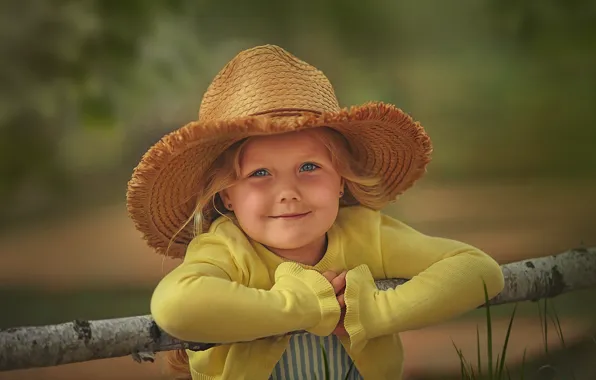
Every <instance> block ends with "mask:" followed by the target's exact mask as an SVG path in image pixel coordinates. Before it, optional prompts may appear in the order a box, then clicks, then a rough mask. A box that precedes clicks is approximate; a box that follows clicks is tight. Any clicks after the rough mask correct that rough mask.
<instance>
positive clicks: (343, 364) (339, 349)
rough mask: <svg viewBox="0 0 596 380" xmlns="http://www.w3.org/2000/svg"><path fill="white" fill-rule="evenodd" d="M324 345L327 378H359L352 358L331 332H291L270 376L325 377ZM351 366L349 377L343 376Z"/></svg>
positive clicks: (287, 379)
mask: <svg viewBox="0 0 596 380" xmlns="http://www.w3.org/2000/svg"><path fill="white" fill-rule="evenodd" d="M321 346H323V347H324V348H325V352H326V354H327V367H328V368H329V380H344V379H346V380H362V379H363V378H362V376H360V373H359V372H358V370H357V369H356V366H354V365H353V362H352V359H351V358H350V356H349V355H348V353H347V352H346V350H345V349H344V347H343V346H342V345H341V342H340V340H339V338H338V337H337V336H335V335H333V334H331V335H329V336H317V335H314V334H311V333H308V332H304V333H300V334H293V335H292V337H291V338H290V342H289V343H288V347H287V348H286V350H285V351H284V353H283V355H282V357H281V358H280V360H279V361H278V362H277V365H276V366H275V368H274V369H273V373H272V374H271V376H270V377H269V380H315V379H316V380H325V361H324V359H323V352H322V350H323V347H321ZM350 366H352V370H351V371H350V375H349V377H346V375H347V374H348V371H349V370H350Z"/></svg>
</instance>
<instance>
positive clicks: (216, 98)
mask: <svg viewBox="0 0 596 380" xmlns="http://www.w3.org/2000/svg"><path fill="white" fill-rule="evenodd" d="M338 110H339V104H338V101H337V98H336V96H335V91H334V90H333V87H332V86H331V83H330V82H329V80H328V79H327V77H326V76H325V75H324V74H323V73H322V72H321V71H320V70H318V69H317V68H315V67H313V66H311V65H309V64H308V63H306V62H304V61H301V60H300V59H298V58H296V57H295V56H293V55H292V54H290V53H288V52H287V51H285V50H284V49H282V48H280V47H278V46H274V45H264V46H258V47H255V48H252V49H249V50H245V51H242V52H241V53H239V54H238V55H236V57H234V58H233V59H232V60H231V61H230V62H229V63H228V64H226V65H225V66H224V68H223V69H222V70H221V71H220V72H219V73H218V74H217V75H216V77H215V78H214V79H213V81H212V82H211V84H210V85H209V87H208V88H207V91H206V92H205V95H204V96H203V100H202V102H201V107H200V111H199V121H201V122H204V121H212V120H223V119H233V118H238V117H244V116H252V115H258V114H265V113H270V112H275V111H281V112H283V111H310V112H336V111H338Z"/></svg>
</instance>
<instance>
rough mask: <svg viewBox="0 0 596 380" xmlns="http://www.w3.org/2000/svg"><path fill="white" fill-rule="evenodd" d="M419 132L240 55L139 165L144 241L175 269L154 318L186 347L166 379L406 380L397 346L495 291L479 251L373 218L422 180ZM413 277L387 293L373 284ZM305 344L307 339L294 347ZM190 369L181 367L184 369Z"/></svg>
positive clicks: (499, 279)
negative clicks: (176, 375)
mask: <svg viewBox="0 0 596 380" xmlns="http://www.w3.org/2000/svg"><path fill="white" fill-rule="evenodd" d="M430 153H431V144H430V140H429V138H428V136H427V135H426V134H425V132H424V130H423V128H422V127H421V126H420V125H419V124H418V123H416V122H414V121H413V120H412V119H411V118H410V117H409V116H408V115H406V114H405V113H403V112H402V111H401V110H399V109H397V108H396V107H394V106H391V105H385V104H382V103H369V104H365V105H362V106H359V107H353V108H351V109H349V110H348V109H343V110H342V109H340V108H339V105H338V102H337V100H336V97H335V94H334V91H333V88H332V86H331V84H330V83H329V81H328V80H327V78H326V77H325V76H324V75H323V74H322V73H321V72H320V71H319V70H317V69H316V68H314V67H312V66H310V65H308V64H307V63H305V62H303V61H300V60H299V59H297V58H296V57H294V56H292V55H291V54H289V53H288V52H286V51H284V50H283V49H281V48H279V47H277V46H271V45H267V46H260V47H256V48H253V49H250V50H247V51H243V52H241V53H240V54H238V55H237V56H236V57H235V58H234V59H233V60H232V61H230V62H229V63H228V64H227V65H226V66H225V67H224V68H223V69H222V70H221V71H220V73H219V74H218V75H217V77H216V78H215V79H214V80H213V82H212V84H211V85H210V86H209V88H208V90H207V92H206V93H205V95H204V97H203V101H202V103H201V107H200V112H199V118H198V121H195V122H191V123H189V124H188V125H186V126H184V127H182V128H180V129H178V130H176V131H174V132H172V133H170V134H168V135H167V136H165V137H164V138H163V139H162V140H161V141H160V142H158V143H157V144H156V145H155V146H153V147H152V148H151V149H150V150H149V151H148V152H147V153H146V154H145V155H144V156H143V158H142V160H141V162H140V164H139V165H138V166H137V168H136V169H135V171H134V173H133V177H132V180H131V181H130V184H129V191H128V209H129V212H130V215H131V217H132V218H133V220H134V221H135V224H136V226H137V228H138V229H139V230H140V231H141V232H142V234H143V236H144V237H145V239H146V240H147V241H148V243H149V245H150V246H152V247H153V248H155V250H157V252H159V253H161V254H165V255H168V256H172V257H183V258H184V260H183V262H182V263H181V264H180V266H178V267H177V268H175V269H174V270H173V271H172V272H170V273H169V274H167V275H166V276H165V277H164V278H163V279H162V280H161V281H160V283H159V284H158V286H157V287H156V289H155V292H154V294H153V297H152V300H151V313H152V315H153V318H154V319H155V321H156V323H157V324H158V325H159V326H160V327H161V328H162V329H163V330H164V331H166V332H167V333H169V334H171V335H172V336H174V337H177V338H179V339H181V340H184V341H190V342H216V343H223V345H219V346H216V347H213V348H211V349H209V350H206V351H200V352H194V351H188V352H184V351H182V352H178V353H175V354H174V356H173V357H172V358H171V365H172V366H173V367H174V368H175V369H177V370H179V371H180V372H182V373H184V374H185V375H186V377H185V378H192V379H195V380H198V379H201V380H203V379H231V380H238V379H248V380H267V379H276V380H279V379H323V378H324V373H325V368H324V361H323V357H322V352H321V345H322V346H323V347H324V348H325V351H326V354H327V356H328V361H329V363H328V368H329V370H330V375H331V378H332V379H343V378H344V377H345V376H346V374H347V373H348V370H349V369H350V367H351V366H352V365H355V368H352V371H351V372H350V378H351V379H362V378H364V379H369V380H381V379H392V380H395V379H400V378H401V376H402V367H403V351H402V346H401V342H400V339H399V333H400V332H402V331H406V330H410V329H417V328H421V327H424V326H427V325H430V324H434V323H437V322H441V321H445V320H447V319H450V318H453V317H455V316H457V315H460V314H462V313H464V312H466V311H468V310H471V309H473V308H475V307H477V306H479V305H481V304H482V303H483V302H484V288H483V282H484V283H485V284H486V286H487V288H488V293H489V296H490V297H494V296H496V295H497V294H498V293H499V292H500V291H501V290H502V288H503V275H502V272H501V270H500V267H499V265H498V264H497V263H496V262H495V261H494V260H493V259H492V258H491V257H490V256H488V255H486V254H485V253H483V252H481V251H480V250H478V249H476V248H474V247H471V246H469V245H466V244H464V243H460V242H457V241H453V240H448V239H443V238H438V237H430V236H426V235H424V234H422V233H420V232H417V231H415V230H414V229H412V228H410V227H409V226H407V225H405V224H404V223H402V222H400V221H398V220H395V219H393V218H390V217H388V216H386V215H383V214H381V213H380V212H379V211H378V210H380V209H382V208H383V207H384V206H386V205H387V204H388V203H389V202H391V201H393V200H395V198H396V197H397V196H398V195H399V194H401V193H402V192H403V191H405V190H406V189H408V188H409V187H410V186H412V184H413V183H414V182H415V181H416V180H417V179H419V178H420V177H421V176H422V175H423V173H424V172H425V169H426V165H427V163H428V162H429V161H430ZM384 278H408V279H411V280H410V281H408V282H407V283H406V284H404V285H401V286H399V287H398V288H396V289H392V290H387V291H380V290H378V289H377V288H376V286H375V282H374V281H375V280H377V279H384ZM294 331H302V332H301V333H300V334H287V333H289V332H294ZM187 355H188V357H187Z"/></svg>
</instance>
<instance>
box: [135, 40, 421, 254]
mask: <svg viewBox="0 0 596 380" xmlns="http://www.w3.org/2000/svg"><path fill="white" fill-rule="evenodd" d="M321 126H326V127H330V128H333V129H335V130H336V131H339V132H340V133H342V134H343V135H344V136H345V138H346V139H347V141H348V143H349V145H350V148H351V150H352V152H353V154H354V155H355V157H356V159H357V160H358V162H360V163H362V165H363V166H364V169H365V171H367V172H368V174H372V175H374V176H380V177H381V178H382V184H381V186H382V189H381V190H382V191H381V194H382V199H381V200H382V201H383V202H384V203H385V204H386V203H389V202H391V201H393V200H395V198H396V197H397V196H398V195H399V194H401V193H403V192H404V191H405V190H406V189H408V188H409V187H411V186H412V185H413V183H414V182H415V181H416V180H417V179H419V178H420V177H421V176H422V175H423V174H424V172H425V170H426V165H427V164H428V162H429V161H430V154H431V151H432V147H431V142H430V139H429V137H428V136H427V134H426V133H425V132H424V129H423V128H422V126H420V124H419V123H417V122H414V121H413V120H412V118H411V117H410V116H409V115H407V114H406V113H404V112H403V111H401V110H400V109H398V108H396V107H395V106H393V105H388V104H384V103H367V104H363V105H360V106H354V107H351V108H349V109H341V108H340V106H339V104H338V101H337V98H336V96H335V92H334V90H333V87H332V86H331V84H330V83H329V80H328V79H327V78H326V77H325V75H324V74H323V73H322V72H321V71H319V70H318V69H316V68H315V67H313V66H311V65H309V64H307V63H306V62H303V61H301V60H299V59H298V58H296V57H294V56H293V55H291V54H290V53H288V52H287V51H285V50H283V49H282V48H280V47H278V46H273V45H265V46H258V47H255V48H252V49H249V50H245V51H242V52H240V53H239V54H238V55H237V56H236V57H234V58H233V59H232V60H231V61H230V62H229V63H228V64H226V65H225V67H224V68H223V69H222V70H221V71H220V72H219V73H218V74H217V76H216V77H215V79H214V80H213V82H212V83H211V84H210V86H209V87H208V89H207V91H206V93H205V94H204V96H203V100H202V102H201V106H200V110H199V118H198V120H196V121H192V122H190V123H188V124H187V125H185V126H183V127H182V128H179V129H177V130H175V131H173V132H171V133H169V134H167V135H166V136H164V137H163V138H162V139H161V140H160V141H159V142H157V143H156V144H155V145H153V146H152V147H151V148H150V149H149V150H148V151H147V152H146V153H145V154H144V155H143V157H142V159H141V161H140V163H139V164H138V166H137V167H136V168H135V169H134V171H133V174H132V179H131V180H130V181H129V184H128V192H127V207H128V211H129V214H130V216H131V218H132V219H133V221H134V223H135V225H136V227H137V229H138V230H139V231H140V232H141V233H142V234H143V237H144V238H145V240H147V243H148V244H149V245H150V246H151V247H153V248H154V249H155V250H156V251H157V252H158V253H161V254H167V255H168V256H173V257H183V256H184V254H185V250H186V246H187V245H188V243H189V242H190V240H191V239H192V238H193V226H192V223H189V224H188V225H187V226H186V227H185V228H184V229H182V230H180V229H181V227H182V226H183V225H184V224H185V223H186V222H187V220H188V219H189V218H190V217H191V216H192V214H193V212H194V209H195V207H196V199H194V198H195V195H196V194H197V189H198V188H199V186H201V184H202V181H204V178H205V173H206V172H207V170H208V168H209V166H210V165H211V164H213V161H214V160H215V159H216V157H217V156H218V155H220V154H221V153H222V152H223V151H224V150H225V149H227V148H228V147H229V146H230V145H232V144H233V143H235V142H237V141H239V140H241V139H244V138H246V137H249V136H256V135H265V134H274V133H283V132H290V131H297V130H302V129H306V128H314V127H321ZM358 203H359V201H358V200H357V199H355V198H354V197H353V196H352V195H351V194H345V195H344V201H343V205H348V204H358ZM363 205H364V206H369V207H371V206H370V205H366V204H363ZM204 212H205V215H206V216H207V219H208V222H211V221H213V220H214V218H215V217H217V216H218V214H217V213H216V212H214V209H213V205H208V206H207V207H206V208H205V209H204ZM179 230H180V232H179ZM172 238H173V239H172ZM170 241H172V244H171V245H170V246H169V249H167V248H168V245H169V243H170ZM166 249H167V252H166Z"/></svg>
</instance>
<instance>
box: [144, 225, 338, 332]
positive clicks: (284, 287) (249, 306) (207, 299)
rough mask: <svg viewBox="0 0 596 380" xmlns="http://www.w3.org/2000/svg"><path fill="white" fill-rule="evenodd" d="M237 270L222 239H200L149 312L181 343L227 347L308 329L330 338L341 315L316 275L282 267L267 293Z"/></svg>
mask: <svg viewBox="0 0 596 380" xmlns="http://www.w3.org/2000/svg"><path fill="white" fill-rule="evenodd" d="M242 273H245V271H243V270H241V269H240V268H239V267H238V265H237V263H236V262H235V260H234V258H233V256H232V254H231V253H230V252H229V250H228V248H227V246H226V245H225V244H224V243H223V242H222V240H221V238H219V237H217V236H213V235H209V234H205V235H201V236H200V237H198V238H196V239H195V240H193V242H192V243H191V244H190V246H189V247H188V251H187V253H186V256H185V259H184V262H183V263H182V264H181V265H180V266H178V267H177V268H175V269H174V270H173V271H171V272H170V273H169V274H167V275H166V276H165V277H164V278H163V279H162V280H161V281H160V283H159V284H158V286H157V287H156V289H155V291H154V293H153V296H152V299H151V314H152V316H153V318H154V320H155V322H156V323H157V325H158V326H160V327H161V328H162V329H163V330H164V331H166V332H167V333H168V334H170V335H172V336H173V337H176V338H178V339H180V340H183V341H188V342H204V343H231V342H239V341H252V340H255V339H258V338H262V337H267V336H272V335H277V334H283V333H287V332H289V331H294V330H308V331H310V332H312V333H314V334H317V335H328V334H330V333H331V332H332V331H333V329H334V328H335V326H336V325H337V322H338V320H339V316H340V308H339V304H338V302H337V300H336V297H335V292H334V290H333V287H332V286H331V284H330V283H329V281H327V280H326V279H325V278H324V277H323V276H322V275H321V274H320V273H318V272H316V271H314V270H306V269H303V268H302V267H301V266H300V265H298V264H296V263H283V264H281V265H279V267H278V268H277V270H276V272H275V284H274V286H273V287H272V288H271V289H270V290H262V289H254V288H249V287H247V286H245V285H243V284H242V282H243V278H242Z"/></svg>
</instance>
